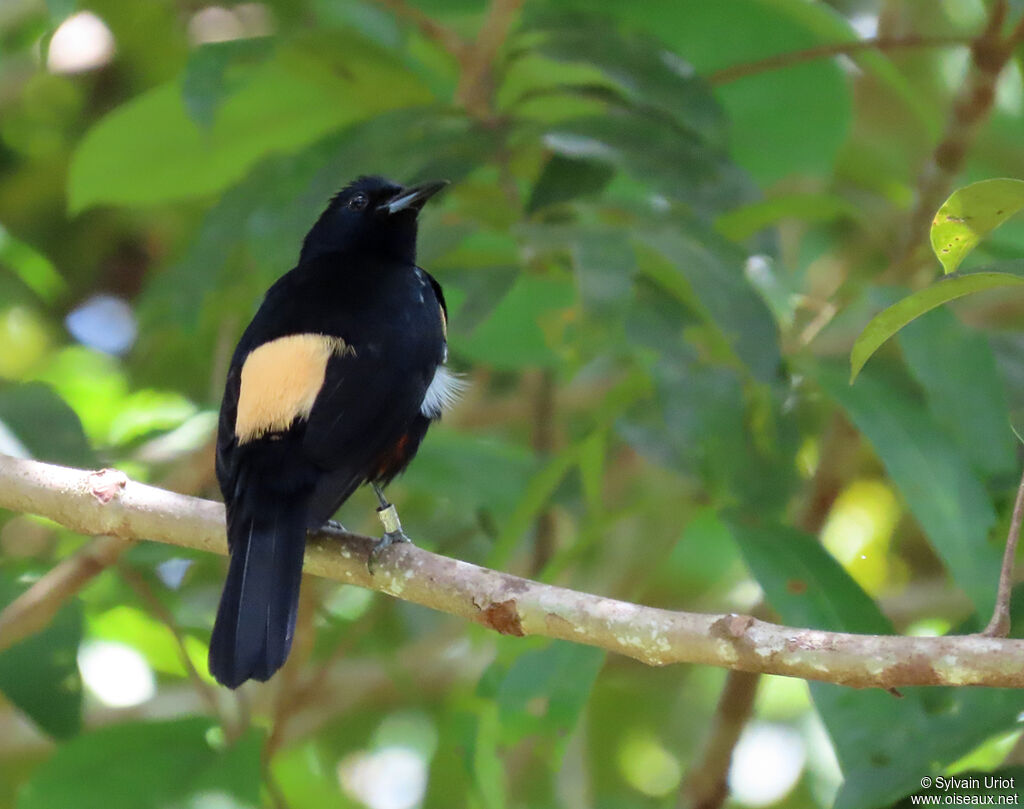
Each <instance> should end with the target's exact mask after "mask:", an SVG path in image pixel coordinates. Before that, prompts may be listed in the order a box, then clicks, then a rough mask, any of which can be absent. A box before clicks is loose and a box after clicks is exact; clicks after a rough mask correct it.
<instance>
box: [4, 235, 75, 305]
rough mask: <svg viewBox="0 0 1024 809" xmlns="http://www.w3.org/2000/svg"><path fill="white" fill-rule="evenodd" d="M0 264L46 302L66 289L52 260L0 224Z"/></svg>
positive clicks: (49, 301)
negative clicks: (12, 234) (15, 236)
mask: <svg viewBox="0 0 1024 809" xmlns="http://www.w3.org/2000/svg"><path fill="white" fill-rule="evenodd" d="M0 265H2V266H4V267H7V268H8V269H9V270H11V272H13V273H14V274H15V275H16V276H18V278H20V279H21V281H22V283H23V284H25V286H27V287H28V288H29V289H31V290H32V291H33V292H35V293H36V295H38V296H39V297H40V298H41V299H42V300H44V301H46V302H47V303H52V302H53V301H54V300H55V299H56V298H57V296H58V295H60V294H61V293H63V292H64V291H66V290H67V284H66V283H65V282H64V278H63V276H62V275H61V274H60V273H59V272H57V268H56V267H54V266H53V262H52V261H50V259H48V258H47V257H46V256H44V255H43V254H42V253H40V252H39V251H38V250H36V249H35V248H34V247H31V246H29V245H27V244H25V243H24V242H21V241H18V240H17V239H15V238H14V237H13V236H11V234H10V233H8V232H7V231H6V230H5V229H4V227H3V225H0Z"/></svg>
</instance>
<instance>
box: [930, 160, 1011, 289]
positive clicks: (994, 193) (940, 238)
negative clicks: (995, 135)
mask: <svg viewBox="0 0 1024 809" xmlns="http://www.w3.org/2000/svg"><path fill="white" fill-rule="evenodd" d="M1021 208H1024V180H1012V179H1009V178H1005V177H1002V178H998V179H995V180H982V181H981V182H978V183H971V184H970V185H967V186H964V187H963V188H960V189H957V190H956V191H954V192H953V194H952V195H951V196H950V198H949V199H947V200H946V201H945V202H944V203H943V205H942V207H941V208H939V212H938V213H937V214H935V219H933V220H932V233H931V238H932V249H933V250H934V251H935V255H936V256H938V259H939V261H941V262H942V266H943V268H944V269H945V271H946V273H947V274H948V273H951V272H953V271H954V270H955V269H956V268H957V267H959V266H960V262H962V261H963V260H964V259H965V258H966V257H967V254H968V253H970V252H971V251H972V250H973V249H974V248H975V247H977V246H978V242H980V241H981V240H982V239H983V238H984V237H985V236H987V235H988V234H989V233H991V232H992V231H993V230H995V229H996V228H997V227H999V226H1000V225H1001V224H1003V222H1005V221H1006V220H1007V219H1009V218H1010V217H1011V216H1013V215H1014V214H1015V213H1017V211H1019V210H1020V209H1021Z"/></svg>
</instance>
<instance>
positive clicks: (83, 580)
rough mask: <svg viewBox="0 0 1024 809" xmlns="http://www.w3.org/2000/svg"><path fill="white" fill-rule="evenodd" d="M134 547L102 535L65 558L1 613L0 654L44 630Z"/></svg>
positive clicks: (123, 541) (117, 538)
mask: <svg viewBox="0 0 1024 809" xmlns="http://www.w3.org/2000/svg"><path fill="white" fill-rule="evenodd" d="M129 547H131V544H130V543H129V542H125V540H124V539H121V538H119V537H113V536H99V537H96V538H95V539H94V540H92V541H91V542H90V543H89V544H88V545H86V546H85V547H83V548H81V549H79V550H78V551H76V552H75V553H73V554H72V555H71V556H69V557H67V558H66V559H62V560H61V561H60V562H58V563H57V564H56V565H54V566H53V567H52V568H50V569H49V570H48V571H47V572H46V573H45V574H44V575H43V576H41V577H40V578H39V579H37V580H36V581H35V582H33V584H32V586H31V587H29V588H28V589H27V590H26V591H25V592H24V593H22V594H21V595H20V596H18V597H17V598H16V599H14V601H12V602H11V603H10V604H8V605H7V606H6V607H5V608H4V610H3V612H0V652H2V651H4V650H5V649H9V648H10V647H11V646H13V645H14V644H16V643H18V642H19V641H21V640H24V639H25V638H27V637H28V636H29V635H34V634H35V633H36V632H40V631H41V630H43V629H45V628H46V627H47V626H48V625H49V623H50V621H52V620H53V619H54V616H56V615H57V612H58V611H59V610H60V608H61V607H62V606H63V605H64V604H65V602H67V601H68V600H69V599H71V598H72V597H73V596H74V595H75V594H77V593H78V592H79V590H81V589H82V588H83V587H84V586H85V585H86V584H88V583H89V582H90V581H92V579H93V578H94V577H95V576H97V575H99V574H100V573H102V572H103V571H104V570H106V569H107V567H108V566H109V565H112V564H113V563H114V562H115V561H116V560H117V559H118V557H119V556H120V555H121V554H122V553H124V552H125V551H126V550H127V549H128V548H129Z"/></svg>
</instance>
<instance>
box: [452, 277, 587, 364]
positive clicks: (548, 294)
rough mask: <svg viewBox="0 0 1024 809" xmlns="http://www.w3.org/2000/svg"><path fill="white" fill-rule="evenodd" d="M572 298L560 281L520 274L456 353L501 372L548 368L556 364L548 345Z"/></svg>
mask: <svg viewBox="0 0 1024 809" xmlns="http://www.w3.org/2000/svg"><path fill="white" fill-rule="evenodd" d="M575 299H576V295H575V290H574V289H573V286H572V284H571V283H570V282H568V281H566V280H564V279H561V278H544V277H539V276H535V275H521V276H520V277H519V279H518V280H517V281H516V283H515V286H513V287H512V289H511V290H510V291H509V293H508V294H507V295H506V296H505V297H504V299H503V300H502V301H501V303H499V304H498V306H497V307H496V308H495V309H494V311H493V312H492V313H491V315H490V317H489V318H488V319H487V320H486V321H485V322H484V323H482V324H481V325H480V326H479V327H478V328H477V329H476V330H475V331H474V332H473V334H472V335H471V336H470V338H469V339H468V340H464V341H462V342H461V343H460V344H459V345H458V347H457V348H458V353H459V354H460V355H465V356H466V357H468V358H469V359H471V360H474V361H476V362H480V363H485V364H488V365H491V366H493V367H495V368H499V369H505V370H512V369H517V368H525V367H529V366H531V365H532V366H540V367H552V366H554V365H556V364H557V363H558V355H557V354H556V353H555V351H554V350H553V348H552V346H553V345H555V344H556V343H557V340H556V335H557V334H558V332H559V331H560V327H561V325H562V321H561V318H560V314H561V313H562V312H563V311H564V310H565V309H567V308H568V307H569V306H570V305H572V303H573V302H574V301H575Z"/></svg>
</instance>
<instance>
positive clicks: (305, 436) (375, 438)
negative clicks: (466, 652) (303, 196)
mask: <svg viewBox="0 0 1024 809" xmlns="http://www.w3.org/2000/svg"><path fill="white" fill-rule="evenodd" d="M445 185H447V183H446V182H436V183H427V184H424V185H418V186H415V187H412V188H403V187H402V186H400V185H396V184H395V183H392V182H389V181H387V180H385V179H383V178H381V177H360V178H359V179H358V180H356V181H355V182H353V183H352V184H350V185H349V186H347V187H346V188H345V189H344V190H342V191H341V192H340V193H339V194H337V195H336V196H335V197H334V198H333V199H332V200H331V202H330V204H329V205H328V206H327V210H325V211H324V212H323V214H322V215H321V216H320V219H319V220H318V221H317V223H316V224H315V225H314V226H313V228H312V230H310V231H309V233H308V234H307V235H306V238H305V241H304V242H303V245H302V252H301V254H300V256H299V264H298V266H297V267H295V268H294V269H293V270H291V271H290V272H288V273H286V274H285V275H284V276H282V277H281V278H280V279H278V281H277V282H276V283H275V284H274V285H273V286H272V287H271V288H270V289H269V291H268V292H267V294H266V297H265V298H264V300H263V304H262V305H261V306H260V308H259V310H258V311H257V312H256V316H255V317H254V318H253V319H252V322H251V323H250V324H249V326H248V328H247V329H246V330H245V333H244V334H243V335H242V338H241V340H240V341H239V343H238V347H237V348H236V349H235V353H234V357H233V358H232V360H231V367H230V369H229V371H228V377H227V385H226V387H225V390H224V400H223V403H222V404H221V409H220V422H219V426H218V435H217V480H218V482H219V483H220V488H221V492H222V493H223V495H224V502H225V504H226V506H227V524H228V547H229V550H230V555H231V560H230V563H229V566H228V575H227V581H226V582H225V584H224V591H223V593H222V595H221V600H220V607H219V608H218V610H217V620H216V623H215V624H214V627H213V637H212V638H211V640H210V660H209V663H210V672H211V673H212V674H213V676H214V677H216V678H217V681H218V682H220V683H222V684H223V685H226V686H228V687H230V688H237V687H238V686H239V685H241V684H242V683H243V682H245V681H246V680H248V679H255V680H267V679H268V678H269V677H270V676H271V675H272V674H273V673H274V672H275V671H277V670H278V669H279V668H280V667H281V666H282V665H283V664H284V661H285V659H286V658H287V657H288V651H289V649H290V648H291V643H292V633H293V631H294V628H295V614H296V611H297V609H298V598H299V582H300V579H301V576H302V557H303V552H304V550H305V544H306V531H307V530H313V529H316V528H319V527H321V526H322V525H323V524H324V523H325V522H326V521H327V520H328V519H329V518H330V517H331V515H332V514H334V512H335V511H336V510H337V509H338V507H339V506H340V505H341V504H342V503H344V502H345V500H346V499H347V498H348V497H349V496H350V495H351V494H352V492H353V491H355V490H356V489H357V488H358V487H359V486H360V485H362V484H363V483H367V482H368V483H370V484H372V485H373V487H374V490H375V491H376V493H377V496H378V498H379V499H380V504H381V509H380V510H379V511H380V513H381V520H382V522H384V524H385V534H384V537H383V539H382V540H381V542H380V543H379V544H378V547H377V548H376V549H375V552H376V551H377V550H379V549H381V548H383V547H386V545H388V544H390V543H391V542H393V541H396V540H400V539H405V535H404V534H402V531H401V525H400V523H399V522H398V519H397V514H396V513H395V511H394V507H392V506H390V504H389V503H388V502H387V500H386V499H385V498H384V495H383V492H382V487H383V486H385V485H387V483H388V482H389V481H390V480H391V479H392V478H394V477H395V475H397V474H399V473H400V472H401V471H402V470H403V469H405V467H406V466H407V465H408V464H409V462H410V461H411V460H412V457H413V455H415V454H416V450H417V449H418V448H419V445H420V442H421V441H422V440H423V436H424V435H425V434H426V432H427V428H428V427H429V426H430V423H431V422H432V421H434V420H435V419H438V418H439V417H440V416H441V412H442V411H443V410H444V409H445V408H446V407H447V406H448V405H450V404H451V403H452V401H453V400H454V399H455V397H456V396H457V395H458V393H459V389H460V383H459V380H458V379H457V378H456V377H455V376H453V375H452V374H451V373H450V372H449V371H448V370H447V369H446V368H445V361H446V359H447V355H448V347H447V311H446V309H445V303H444V296H443V294H442V293H441V287H440V285H439V284H438V283H437V281H436V280H434V279H433V278H432V277H431V276H430V275H429V274H428V273H427V272H425V271H424V270H422V269H420V268H419V267H417V266H416V225H417V223H416V218H417V214H418V213H419V210H420V208H421V207H422V206H423V204H424V203H425V202H426V201H427V200H428V199H429V198H430V197H432V196H433V195H434V194H436V193H437V192H438V191H440V190H441V189H442V188H443V187H444V186H445ZM371 558H372V557H371Z"/></svg>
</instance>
